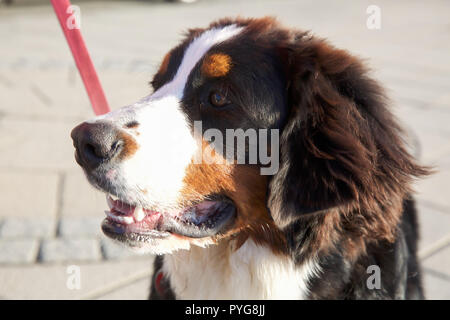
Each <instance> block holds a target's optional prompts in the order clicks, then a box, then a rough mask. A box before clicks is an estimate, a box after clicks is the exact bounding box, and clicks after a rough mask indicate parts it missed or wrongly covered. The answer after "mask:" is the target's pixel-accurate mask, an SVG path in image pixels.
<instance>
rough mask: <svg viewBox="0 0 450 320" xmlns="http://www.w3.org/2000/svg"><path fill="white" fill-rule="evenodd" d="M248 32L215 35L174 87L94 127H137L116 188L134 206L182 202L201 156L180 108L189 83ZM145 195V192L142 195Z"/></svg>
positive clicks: (206, 37)
mask: <svg viewBox="0 0 450 320" xmlns="http://www.w3.org/2000/svg"><path fill="white" fill-rule="evenodd" d="M242 29H243V28H242V27H237V26H236V25H229V26H226V27H223V28H215V29H210V30H207V31H205V32H203V33H202V34H201V35H200V36H199V37H197V38H195V39H194V40H193V41H192V42H191V43H190V44H189V46H188V47H187V49H186V51H185V53H184V56H183V59H182V62H181V64H180V66H179V68H178V70H177V73H176V75H175V77H174V78H173V80H172V81H170V82H169V83H167V84H165V85H164V86H163V87H161V88H160V89H159V90H157V91H156V92H154V93H153V94H151V95H149V96H147V97H145V98H143V99H142V100H140V101H139V102H137V103H135V104H133V105H131V106H128V107H124V108H121V109H119V110H116V111H113V112H110V113H108V114H107V115H104V116H101V117H97V118H95V119H94V121H100V120H101V121H113V122H116V123H117V124H118V125H119V126H123V125H124V124H126V123H127V122H129V121H137V122H138V123H139V127H138V128H137V129H136V131H137V132H138V133H139V134H135V133H134V132H131V131H130V134H132V135H134V136H133V137H134V139H135V140H136V142H137V144H138V149H137V151H136V152H135V154H134V155H133V156H132V157H130V158H127V159H125V160H124V161H123V162H121V163H120V164H118V168H117V169H118V171H119V174H118V177H117V179H116V180H115V181H114V182H113V184H115V187H116V189H117V190H122V195H121V196H123V197H124V198H125V199H124V200H129V201H133V200H134V201H139V202H141V203H142V204H143V205H144V206H158V207H166V208H170V207H172V206H174V205H175V204H176V203H177V200H179V199H180V195H181V194H180V191H181V190H182V188H183V180H184V177H185V174H186V168H187V167H188V166H189V164H190V163H191V160H192V158H193V156H194V155H195V153H196V152H197V150H198V144H197V142H196V141H195V140H194V137H193V134H192V133H191V128H190V125H189V122H188V120H187V118H186V115H185V113H184V112H183V111H182V109H181V106H180V100H181V99H182V97H183V91H184V88H185V86H186V82H187V79H188V78H189V75H190V73H191V72H192V70H193V68H194V67H195V66H196V64H197V63H198V62H199V61H200V59H202V57H203V56H204V55H205V54H206V53H207V52H208V50H209V49H211V47H213V46H214V45H216V44H218V43H221V42H223V41H226V40H228V39H230V38H231V37H233V36H235V35H237V34H238V33H239V32H240V31H241V30H242ZM143 190H145V192H142V191H143Z"/></svg>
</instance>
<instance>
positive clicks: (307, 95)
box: [268, 35, 424, 229]
mask: <svg viewBox="0 0 450 320" xmlns="http://www.w3.org/2000/svg"><path fill="white" fill-rule="evenodd" d="M280 52H281V54H280V56H281V60H282V63H283V64H284V66H285V73H286V78H287V81H286V83H287V95H288V98H287V100H288V108H289V116H288V119H287V121H286V123H285V124H284V127H283V128H282V132H281V135H280V166H279V171H278V172H277V173H276V174H275V175H274V176H273V177H272V178H271V181H270V184H269V195H268V207H269V210H270V212H271V215H272V217H273V219H274V221H275V223H276V224H277V225H278V226H279V227H280V228H282V229H284V228H285V227H286V226H288V225H291V224H292V222H294V221H295V220H297V219H299V218H300V217H301V216H304V215H305V214H308V213H314V212H323V211H327V210H329V209H330V208H336V207H344V208H357V207H358V206H357V205H355V204H357V203H360V202H361V201H365V202H366V203H368V201H370V200H368V199H373V197H375V198H376V197H378V196H379V197H385V196H386V191H388V190H389V188H395V187H396V186H397V185H398V184H399V183H401V181H403V182H405V186H406V185H408V183H407V182H406V181H407V179H408V178H409V177H410V175H420V174H421V171H420V168H419V167H417V166H415V165H414V164H413V161H412V159H411V158H410V156H409V154H408V153H407V152H406V150H405V149H404V146H403V142H402V141H401V130H400V128H399V127H398V126H397V124H396V122H395V120H394V118H393V116H392V114H391V113H390V112H389V111H388V110H387V109H386V107H385V98H384V95H383V92H382V89H381V88H380V87H379V86H378V84H377V83H376V82H375V81H373V80H372V79H370V78H369V77H368V75H367V70H366V69H365V67H364V64H363V63H362V62H361V61H360V60H359V59H357V58H355V57H353V56H351V55H350V54H349V53H348V52H346V51H344V50H339V49H336V48H334V47H332V46H330V45H329V44H327V43H326V42H325V41H323V40H320V39H319V40H317V39H314V38H311V37H306V36H305V35H299V36H298V37H297V38H296V40H295V43H293V44H290V45H288V46H286V48H283V49H280ZM423 172H424V171H423ZM380 181H381V182H380ZM383 181H386V182H387V183H388V184H389V183H391V182H392V186H385V185H380V183H383Z"/></svg>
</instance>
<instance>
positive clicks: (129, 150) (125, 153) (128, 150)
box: [118, 132, 139, 160]
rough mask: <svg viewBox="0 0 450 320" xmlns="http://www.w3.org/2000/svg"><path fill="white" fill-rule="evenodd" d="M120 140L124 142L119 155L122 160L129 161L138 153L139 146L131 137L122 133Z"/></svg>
mask: <svg viewBox="0 0 450 320" xmlns="http://www.w3.org/2000/svg"><path fill="white" fill-rule="evenodd" d="M118 138H119V139H120V140H121V141H122V142H123V149H122V152H121V153H120V155H119V159H120V160H124V159H127V158H129V157H131V156H132V155H134V154H135V153H136V151H137V150H138V148H139V145H138V143H137V142H136V140H134V138H133V137H132V136H131V135H129V134H128V133H125V132H121V133H120V135H119V136H118Z"/></svg>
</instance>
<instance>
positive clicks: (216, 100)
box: [209, 91, 230, 108]
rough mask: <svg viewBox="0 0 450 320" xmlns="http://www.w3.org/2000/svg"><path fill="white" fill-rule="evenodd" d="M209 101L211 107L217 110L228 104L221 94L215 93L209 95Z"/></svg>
mask: <svg viewBox="0 0 450 320" xmlns="http://www.w3.org/2000/svg"><path fill="white" fill-rule="evenodd" d="M209 100H210V101H211V104H212V105H213V106H215V107H219V108H220V107H223V106H225V105H227V104H229V103H230V102H229V101H228V100H227V98H226V97H225V96H224V95H223V94H221V93H220V92H217V91H215V92H212V93H211V95H210V97H209Z"/></svg>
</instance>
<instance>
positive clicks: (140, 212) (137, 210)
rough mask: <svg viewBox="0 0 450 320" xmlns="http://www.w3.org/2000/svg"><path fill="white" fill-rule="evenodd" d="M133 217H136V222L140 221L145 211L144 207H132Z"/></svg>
mask: <svg viewBox="0 0 450 320" xmlns="http://www.w3.org/2000/svg"><path fill="white" fill-rule="evenodd" d="M133 215H134V218H135V219H136V221H137V222H140V221H142V220H143V219H144V218H145V212H144V209H142V207H136V208H135V209H134V214H133Z"/></svg>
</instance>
